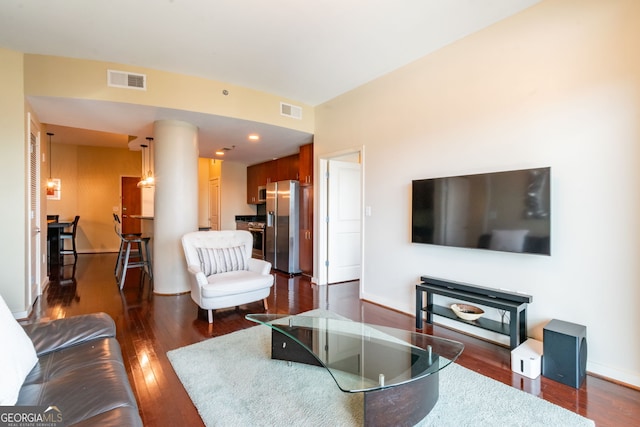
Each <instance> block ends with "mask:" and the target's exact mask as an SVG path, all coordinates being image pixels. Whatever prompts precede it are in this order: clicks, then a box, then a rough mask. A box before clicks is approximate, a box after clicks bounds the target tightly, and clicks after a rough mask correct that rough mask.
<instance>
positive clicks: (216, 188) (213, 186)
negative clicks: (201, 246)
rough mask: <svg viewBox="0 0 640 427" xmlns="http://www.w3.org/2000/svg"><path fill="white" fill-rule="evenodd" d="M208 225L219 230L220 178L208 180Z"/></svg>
mask: <svg viewBox="0 0 640 427" xmlns="http://www.w3.org/2000/svg"><path fill="white" fill-rule="evenodd" d="M209 227H211V229H212V230H220V179H219V178H213V179H210V180H209Z"/></svg>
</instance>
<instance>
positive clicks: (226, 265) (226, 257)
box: [196, 246, 249, 276]
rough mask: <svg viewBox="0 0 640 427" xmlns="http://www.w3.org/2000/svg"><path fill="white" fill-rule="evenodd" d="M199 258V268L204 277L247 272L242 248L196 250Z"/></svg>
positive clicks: (247, 267) (247, 265) (247, 266)
mask: <svg viewBox="0 0 640 427" xmlns="http://www.w3.org/2000/svg"><path fill="white" fill-rule="evenodd" d="M196 251H197V252H198V258H200V268H201V269H202V272H203V273H204V275H205V276H211V275H212V274H219V273H226V272H227V271H237V270H248V269H249V263H248V261H247V259H246V257H245V251H244V246H234V247H232V248H196Z"/></svg>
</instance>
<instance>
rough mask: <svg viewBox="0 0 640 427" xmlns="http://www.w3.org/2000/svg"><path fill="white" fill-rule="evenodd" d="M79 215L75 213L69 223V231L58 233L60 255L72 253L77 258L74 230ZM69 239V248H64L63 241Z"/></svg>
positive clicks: (75, 229)
mask: <svg viewBox="0 0 640 427" xmlns="http://www.w3.org/2000/svg"><path fill="white" fill-rule="evenodd" d="M79 220H80V216H79V215H76V217H75V218H74V220H73V222H72V223H71V231H63V232H62V233H60V254H61V255H73V258H74V259H75V260H76V261H77V260H78V250H77V248H76V232H77V231H78V221H79ZM65 240H71V249H65V248H64V241H65Z"/></svg>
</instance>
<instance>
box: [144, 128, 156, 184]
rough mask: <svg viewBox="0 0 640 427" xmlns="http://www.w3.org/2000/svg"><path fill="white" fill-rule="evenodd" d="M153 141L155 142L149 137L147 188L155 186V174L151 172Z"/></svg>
mask: <svg viewBox="0 0 640 427" xmlns="http://www.w3.org/2000/svg"><path fill="white" fill-rule="evenodd" d="M152 141H153V138H152V137H150V136H148V137H147V146H148V149H147V154H148V155H149V161H148V162H147V167H148V168H149V169H148V170H147V180H146V183H147V185H146V186H147V187H153V185H154V179H153V172H152V171H151V142H152Z"/></svg>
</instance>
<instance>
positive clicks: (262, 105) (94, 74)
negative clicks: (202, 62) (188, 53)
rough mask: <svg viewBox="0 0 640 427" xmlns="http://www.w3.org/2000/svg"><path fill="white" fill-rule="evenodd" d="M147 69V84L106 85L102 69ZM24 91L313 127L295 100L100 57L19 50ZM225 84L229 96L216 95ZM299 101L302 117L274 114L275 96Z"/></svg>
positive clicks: (310, 129)
mask: <svg viewBox="0 0 640 427" xmlns="http://www.w3.org/2000/svg"><path fill="white" fill-rule="evenodd" d="M109 69H112V70H119V71H127V72H132V73H141V74H146V75H147V81H148V87H147V90H144V91H141V90H123V89H121V88H114V87H109V86H107V70H109ZM24 71H25V74H24V81H25V93H26V95H27V96H55V97H63V98H78V99H91V100H99V101H112V102H125V103H132V104H140V105H151V106H157V107H165V108H173V109H178V110H187V111H194V112H201V113H207V114H215V115H220V116H225V117H234V118H241V119H245V120H251V121H256V122H261V123H268V124H272V125H276V126H282V127H286V128H291V129H296V130H300V131H303V132H309V133H312V132H313V128H314V114H313V108H312V107H310V106H308V105H304V104H301V103H299V102H297V101H292V100H288V99H284V98H282V97H279V96H275V95H271V94H267V93H264V92H259V91H256V90H252V89H247V88H243V87H240V86H234V85H230V84H227V83H222V82H218V81H214V80H207V79H203V78H198V77H193V76H186V75H180V74H175V73H168V72H164V71H158V70H151V69H148V68H141V67H134V66H131V65H123V64H114V63H109V62H100V61H87V60H80V59H72V58H61V57H55V56H44V55H29V54H27V55H25V65H24ZM223 89H227V90H228V91H229V96H224V95H222V90H223ZM281 101H285V102H292V103H294V104H295V105H299V106H301V107H302V109H303V111H302V120H291V119H289V118H287V117H285V116H282V115H281V114H280V109H279V106H280V102H281Z"/></svg>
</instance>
